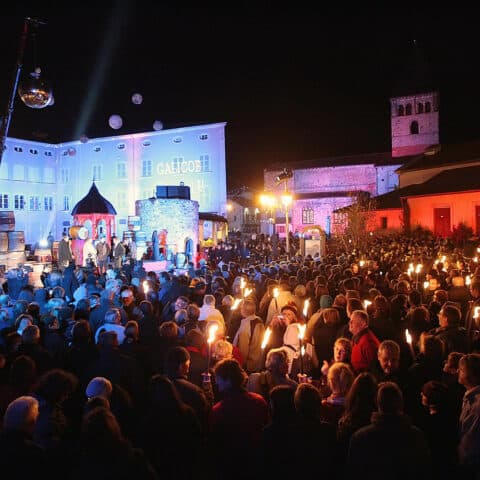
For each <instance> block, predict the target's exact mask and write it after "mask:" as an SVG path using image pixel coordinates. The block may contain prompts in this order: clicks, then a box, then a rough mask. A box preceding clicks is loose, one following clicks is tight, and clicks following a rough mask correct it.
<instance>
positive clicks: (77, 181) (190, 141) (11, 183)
mask: <svg viewBox="0 0 480 480" xmlns="http://www.w3.org/2000/svg"><path fill="white" fill-rule="evenodd" d="M225 125H226V124H225V123H215V124H207V125H197V126H192V127H183V128H176V129H170V130H161V131H154V132H145V133H136V134H131V135H119V136H112V137H105V138H95V139H89V140H88V141H87V142H85V143H82V142H80V141H75V142H67V143H61V144H47V143H41V142H32V141H27V140H21V139H15V138H7V141H6V150H5V153H4V156H3V160H2V164H1V166H0V210H13V211H14V212H15V230H19V231H20V230H23V231H24V232H25V242H26V243H28V244H34V243H36V242H38V241H39V240H41V239H44V238H46V237H47V235H48V234H49V232H52V234H53V236H54V238H55V239H59V238H60V237H61V235H62V232H63V231H65V229H66V230H68V228H69V227H70V226H71V225H73V219H72V216H71V209H72V208H73V207H74V206H75V204H76V203H77V202H78V201H79V200H80V199H82V198H83V197H84V196H85V195H86V194H87V192H88V191H89V189H90V187H91V185H92V181H94V182H95V184H96V186H97V188H98V190H99V191H100V193H101V194H102V195H103V196H104V197H105V198H107V199H108V200H109V201H110V202H111V203H112V205H113V206H114V207H115V210H116V211H117V216H116V223H115V226H114V228H115V231H114V233H115V234H116V235H118V236H120V237H121V236H122V234H123V232H124V231H125V230H127V229H128V224H127V223H128V217H129V216H131V215H135V202H136V201H137V200H143V199H146V198H150V197H154V196H155V192H156V186H157V185H180V183H181V182H183V183H184V185H187V186H189V187H190V192H191V199H192V200H195V201H197V202H198V204H199V210H200V212H209V213H214V214H218V215H222V216H224V215H225V214H226V203H227V202H226V195H227V194H226V168H225Z"/></svg>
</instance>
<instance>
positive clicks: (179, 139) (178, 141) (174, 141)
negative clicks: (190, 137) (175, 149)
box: [173, 137, 182, 143]
mask: <svg viewBox="0 0 480 480" xmlns="http://www.w3.org/2000/svg"><path fill="white" fill-rule="evenodd" d="M173 143H182V137H175V138H174V139H173Z"/></svg>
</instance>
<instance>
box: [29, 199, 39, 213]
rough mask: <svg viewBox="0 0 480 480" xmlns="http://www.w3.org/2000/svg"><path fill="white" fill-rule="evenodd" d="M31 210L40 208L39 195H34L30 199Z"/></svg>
mask: <svg viewBox="0 0 480 480" xmlns="http://www.w3.org/2000/svg"><path fill="white" fill-rule="evenodd" d="M28 209H29V210H34V211H37V210H40V198H39V197H38V196H37V195H33V196H31V197H30V198H29V199H28Z"/></svg>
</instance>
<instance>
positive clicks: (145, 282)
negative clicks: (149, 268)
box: [142, 281, 149, 296]
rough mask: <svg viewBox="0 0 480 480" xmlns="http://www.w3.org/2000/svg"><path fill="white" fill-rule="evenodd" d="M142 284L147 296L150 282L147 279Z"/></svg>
mask: <svg viewBox="0 0 480 480" xmlns="http://www.w3.org/2000/svg"><path fill="white" fill-rule="evenodd" d="M142 286H143V293H144V294H145V296H147V294H148V289H149V287H148V282H147V281H144V282H143V283H142Z"/></svg>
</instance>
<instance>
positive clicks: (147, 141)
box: [142, 140, 152, 147]
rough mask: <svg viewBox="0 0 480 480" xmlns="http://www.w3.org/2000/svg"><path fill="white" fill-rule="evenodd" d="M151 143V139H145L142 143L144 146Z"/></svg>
mask: <svg viewBox="0 0 480 480" xmlns="http://www.w3.org/2000/svg"><path fill="white" fill-rule="evenodd" d="M151 144H152V142H150V140H145V141H144V142H143V143H142V145H143V146H144V147H149V146H150V145H151Z"/></svg>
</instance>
